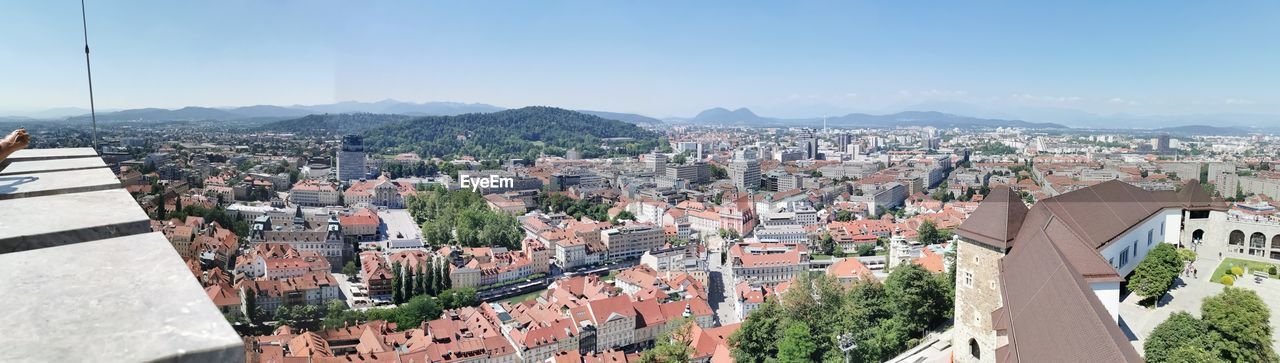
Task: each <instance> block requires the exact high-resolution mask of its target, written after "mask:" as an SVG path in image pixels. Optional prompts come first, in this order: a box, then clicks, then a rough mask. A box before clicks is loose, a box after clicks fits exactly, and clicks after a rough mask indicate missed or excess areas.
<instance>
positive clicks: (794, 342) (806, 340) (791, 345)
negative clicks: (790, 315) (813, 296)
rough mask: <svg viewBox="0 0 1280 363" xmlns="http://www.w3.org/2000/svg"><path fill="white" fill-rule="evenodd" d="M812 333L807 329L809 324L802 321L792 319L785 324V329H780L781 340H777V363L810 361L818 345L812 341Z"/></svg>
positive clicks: (803, 362)
mask: <svg viewBox="0 0 1280 363" xmlns="http://www.w3.org/2000/svg"><path fill="white" fill-rule="evenodd" d="M813 339H814V337H813V335H811V332H810V331H809V325H808V324H805V323H804V322H802V321H793V322H791V323H790V324H787V328H786V330H783V331H782V340H780V341H778V360H777V362H779V363H805V362H812V361H814V360H813V356H814V354H815V353H816V352H817V350H818V347H817V345H816V344H814V342H813Z"/></svg>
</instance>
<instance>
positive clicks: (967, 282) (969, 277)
mask: <svg viewBox="0 0 1280 363" xmlns="http://www.w3.org/2000/svg"><path fill="white" fill-rule="evenodd" d="M964 287H973V273H972V272H969V271H965V272H964Z"/></svg>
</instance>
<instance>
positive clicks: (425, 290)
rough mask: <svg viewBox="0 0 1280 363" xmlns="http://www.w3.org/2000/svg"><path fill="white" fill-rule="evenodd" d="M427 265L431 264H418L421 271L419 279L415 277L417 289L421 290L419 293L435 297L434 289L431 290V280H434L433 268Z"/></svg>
mask: <svg viewBox="0 0 1280 363" xmlns="http://www.w3.org/2000/svg"><path fill="white" fill-rule="evenodd" d="M429 266H431V265H429V263H428V262H422V265H419V271H422V277H421V279H417V290H419V291H421V294H426V295H431V297H435V293H436V291H435V290H431V281H433V280H435V270H434V268H430V267H429Z"/></svg>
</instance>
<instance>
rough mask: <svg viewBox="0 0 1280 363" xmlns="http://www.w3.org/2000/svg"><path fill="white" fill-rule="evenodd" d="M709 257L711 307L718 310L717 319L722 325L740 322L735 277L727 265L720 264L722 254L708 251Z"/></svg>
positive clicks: (708, 293)
mask: <svg viewBox="0 0 1280 363" xmlns="http://www.w3.org/2000/svg"><path fill="white" fill-rule="evenodd" d="M707 259H708V260H710V261H707V262H708V265H710V266H711V273H710V274H709V278H708V280H709V282H710V284H711V286H709V287H708V291H707V299H708V300H710V301H708V304H710V305H711V309H712V310H715V311H716V320H718V321H719V322H720V325H726V324H733V323H736V322H738V317H737V315H736V314H735V313H734V311H733V310H734V301H733V298H732V295H733V278H732V277H731V276H730V273H729V271H728V270H727V269H726V268H725V266H723V265H721V264H720V255H719V254H717V253H708V254H707Z"/></svg>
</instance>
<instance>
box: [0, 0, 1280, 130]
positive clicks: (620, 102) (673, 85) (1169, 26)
mask: <svg viewBox="0 0 1280 363" xmlns="http://www.w3.org/2000/svg"><path fill="white" fill-rule="evenodd" d="M79 5H80V4H79V3H78V2H74V1H70V0H57V1H52V0H51V1H20V2H6V3H5V4H4V5H0V111H4V110H8V111H12V110H31V109H43V108H51V107H64V106H75V107H85V108H87V107H88V100H87V94H86V93H87V91H86V89H85V74H84V56H83V50H82V43H81V42H82V39H81V30H80V8H79ZM87 8H88V12H89V31H90V34H89V37H90V38H89V40H90V45H91V46H92V49H93V64H94V76H95V79H94V81H95V91H96V93H97V101H98V106H99V107H101V108H135V107H167V108H173V107H180V106H187V105H200V106H242V105H254V104H279V105H288V104H317V103H330V102H335V101H345V100H360V101H376V100H381V99H386V98H394V99H399V100H407V101H416V102H421V101H457V102H482V103H490V104H495V105H498V106H504V107H519V106H524V105H535V104H538V105H552V106H560V107H568V108H586V109H598V110H610V111H620V112H638V113H644V114H648V115H653V116H676V115H692V114H694V113H697V112H698V111H700V110H702V109H705V108H709V107H713V106H723V107H730V108H733V107H750V108H752V109H753V110H755V111H756V112H757V113H761V114H768V115H774V116H813V115H821V114H834V113H838V112H848V111H872V112H875V111H885V110H894V109H901V108H910V106H912V105H917V104H920V103H925V104H957V103H962V104H966V105H977V106H981V107H985V108H990V109H997V110H1003V109H1015V108H1020V107H1054V108H1070V109H1080V110H1086V111H1090V112H1098V113H1115V112H1123V113H1135V114H1160V113H1196V112H1251V113H1280V89H1278V88H1280V87H1278V86H1280V1H1257V2H1250V1H1231V2H1214V1H1175V2H1168V1H1151V2H1145V1H1098V2H1085V1H1056V2H1034V4H1032V3H1031V2H1010V1H999V2H982V1H941V2H936V3H932V2H925V1H884V2H845V1H841V2H799V1H779V2H768V3H766V2H754V1H747V2H743V1H726V2H711V1H671V2H665V1H657V2H655V1H626V2H623V1H581V2H578V1H567V2H559V1H550V2H548V1H457V2H450V3H440V2H417V1H415V2H390V1H353V2H347V3H338V2H328V1H256V0H255V1H247V0H246V1H203V2H193V1H101V0H88V5H87Z"/></svg>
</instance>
